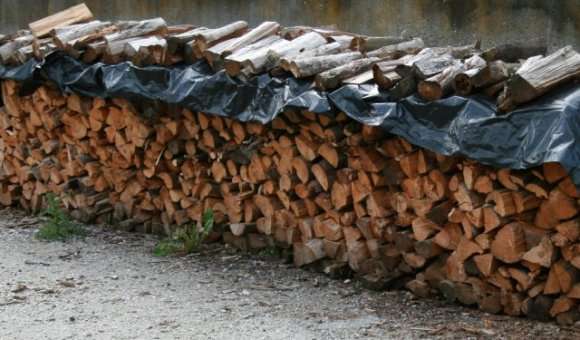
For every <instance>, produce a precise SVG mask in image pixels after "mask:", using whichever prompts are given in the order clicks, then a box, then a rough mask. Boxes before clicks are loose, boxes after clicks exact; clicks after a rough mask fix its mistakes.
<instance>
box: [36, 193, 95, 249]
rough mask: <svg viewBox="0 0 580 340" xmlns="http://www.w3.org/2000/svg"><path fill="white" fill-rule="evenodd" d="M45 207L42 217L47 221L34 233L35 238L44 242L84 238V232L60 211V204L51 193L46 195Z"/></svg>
mask: <svg viewBox="0 0 580 340" xmlns="http://www.w3.org/2000/svg"><path fill="white" fill-rule="evenodd" d="M46 203H47V207H46V209H44V210H43V211H42V215H43V216H45V217H47V220H46V221H45V222H44V223H43V225H42V226H41V227H40V229H38V231H37V232H36V238H38V239H40V240H45V241H66V240H68V239H70V238H73V237H78V236H84V235H85V234H86V233H85V230H84V229H82V228H81V227H80V226H79V225H78V224H76V223H75V222H73V221H72V220H71V218H70V216H68V214H67V213H66V212H65V211H64V210H63V209H62V202H61V201H60V199H59V198H58V197H57V196H56V195H54V194H53V193H48V194H47V195H46Z"/></svg>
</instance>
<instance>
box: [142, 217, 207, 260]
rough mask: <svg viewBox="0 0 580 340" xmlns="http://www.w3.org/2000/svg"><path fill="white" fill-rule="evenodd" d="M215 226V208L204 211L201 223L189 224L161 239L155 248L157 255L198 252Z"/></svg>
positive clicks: (154, 252)
mask: <svg viewBox="0 0 580 340" xmlns="http://www.w3.org/2000/svg"><path fill="white" fill-rule="evenodd" d="M213 227H214V216H213V210H211V209H208V210H206V211H205V212H204V213H203V216H202V222H201V225H199V226H198V225H197V224H195V223H192V224H189V225H187V226H185V227H184V228H181V229H178V230H177V231H175V233H174V234H173V235H172V236H171V237H170V238H167V239H164V240H161V241H159V243H157V245H156V246H155V248H154V249H153V255H155V256H168V255H172V254H191V253H195V252H198V251H199V250H200V248H201V245H202V244H203V242H204V241H205V240H206V239H207V237H208V236H209V234H210V233H211V232H212V230H213Z"/></svg>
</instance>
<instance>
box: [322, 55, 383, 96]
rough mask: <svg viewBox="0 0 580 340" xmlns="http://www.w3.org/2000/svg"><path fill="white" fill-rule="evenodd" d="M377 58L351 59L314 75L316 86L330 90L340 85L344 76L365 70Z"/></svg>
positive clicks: (350, 75) (377, 59)
mask: <svg viewBox="0 0 580 340" xmlns="http://www.w3.org/2000/svg"><path fill="white" fill-rule="evenodd" d="M379 60H380V59H379V58H363V59H357V60H353V61H351V62H349V63H347V64H344V65H342V66H338V67H335V68H333V69H330V70H328V71H324V72H322V73H319V74H318V75H317V76H316V79H315V81H316V86H317V87H318V88H319V89H321V90H325V91H326V90H330V89H333V88H336V87H337V86H338V85H340V83H341V81H342V80H343V79H345V78H348V77H352V76H353V75H356V74H357V73H359V72H363V71H366V70H368V69H370V68H371V67H372V65H373V64H374V63H376V62H378V61H379Z"/></svg>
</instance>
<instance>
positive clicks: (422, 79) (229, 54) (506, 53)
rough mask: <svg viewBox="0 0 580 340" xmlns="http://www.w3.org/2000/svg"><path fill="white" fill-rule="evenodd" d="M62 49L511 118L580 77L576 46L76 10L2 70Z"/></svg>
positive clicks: (16, 37) (24, 35)
mask: <svg viewBox="0 0 580 340" xmlns="http://www.w3.org/2000/svg"><path fill="white" fill-rule="evenodd" d="M55 50H61V51H64V52H66V53H68V54H69V55H71V56H73V57H75V58H78V59H80V60H82V61H84V62H87V63H91V62H96V61H104V62H107V63H118V62H120V61H125V60H130V61H132V62H133V63H135V64H137V65H150V64H160V65H172V64H176V63H181V62H189V63H191V62H194V61H197V60H205V61H207V62H208V63H209V64H210V65H211V66H212V67H213V68H214V70H216V71H219V70H222V69H223V70H225V72H227V73H228V74H229V75H230V76H233V77H242V78H248V77H251V76H253V75H256V74H263V73H267V72H268V73H270V74H272V75H282V74H284V73H287V74H291V75H292V76H294V77H296V78H309V79H313V80H314V85H315V86H316V87H317V88H319V89H321V90H332V89H335V88H337V87H339V86H340V85H342V84H363V83H366V82H375V83H376V84H378V85H379V86H380V87H381V88H382V89H384V90H389V91H390V92H391V94H392V97H394V98H403V97H406V96H409V95H412V94H414V93H418V94H419V96H421V97H422V98H423V99H425V100H437V99H440V98H443V97H445V96H448V95H452V94H456V95H461V96H467V95H470V94H473V93H476V92H479V93H483V94H485V95H487V96H490V97H493V98H495V97H497V103H498V107H499V109H500V110H501V111H510V110H512V109H514V108H515V107H516V106H518V105H521V104H524V103H527V102H529V101H531V100H533V99H535V98H537V97H539V96H541V95H542V94H544V93H546V92H547V91H549V90H550V89H552V88H554V87H555V86H558V85H560V84H562V83H566V82H569V81H575V80H577V79H578V77H579V76H580V54H578V53H577V52H576V51H574V50H573V49H572V48H571V47H569V46H568V47H565V48H562V49H560V50H558V51H556V52H554V53H552V54H550V55H548V56H545V57H543V56H542V55H543V54H545V53H546V47H545V45H544V44H543V43H540V42H527V43H525V44H521V45H511V44H507V45H501V46H497V47H494V48H490V49H487V50H483V51H482V50H480V44H479V42H478V43H476V44H474V45H469V46H460V47H429V48H426V47H425V46H424V43H423V41H422V40H421V39H419V38H413V39H411V38H406V37H389V36H387V37H372V36H371V37H369V36H363V35H358V34H353V33H347V32H341V31H338V30H333V29H321V28H313V27H304V26H298V27H288V28H284V27H281V26H280V25H279V24H278V23H276V22H271V21H266V22H263V23H262V24H260V25H258V26H257V27H254V28H251V27H249V26H248V24H247V23H246V22H245V21H237V22H234V23H231V24H228V25H225V26H223V27H218V28H207V27H196V26H193V25H175V26H171V25H167V23H166V22H165V20H163V19H162V18H153V19H148V20H142V21H121V22H106V21H99V20H94V18H93V15H92V13H91V12H90V10H89V9H88V8H87V7H86V6H85V5H84V4H81V5H77V6H74V7H71V8H69V9H67V10H64V11H62V12H59V13H56V14H54V15H52V16H49V17H47V18H44V19H41V20H38V21H36V22H33V23H30V24H29V30H23V31H18V32H16V33H14V34H10V35H6V36H4V37H3V38H1V39H0V62H2V63H4V64H19V63H24V62H25V61H27V60H28V59H30V58H32V57H36V58H38V59H41V58H43V57H44V56H46V55H47V54H48V53H50V52H52V51H55Z"/></svg>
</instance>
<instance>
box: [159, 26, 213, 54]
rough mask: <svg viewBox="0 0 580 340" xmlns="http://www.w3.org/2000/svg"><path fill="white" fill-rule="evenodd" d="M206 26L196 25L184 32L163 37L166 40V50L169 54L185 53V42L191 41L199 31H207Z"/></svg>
mask: <svg viewBox="0 0 580 340" xmlns="http://www.w3.org/2000/svg"><path fill="white" fill-rule="evenodd" d="M208 30H209V28H207V27H196V28H193V29H190V30H187V31H185V32H181V33H177V34H171V35H169V36H167V37H166V38H165V39H166V40H167V52H168V53H170V54H174V53H185V44H187V43H188V42H191V41H193V40H194V39H195V38H196V37H198V36H199V34H200V33H203V32H206V31H208Z"/></svg>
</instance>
